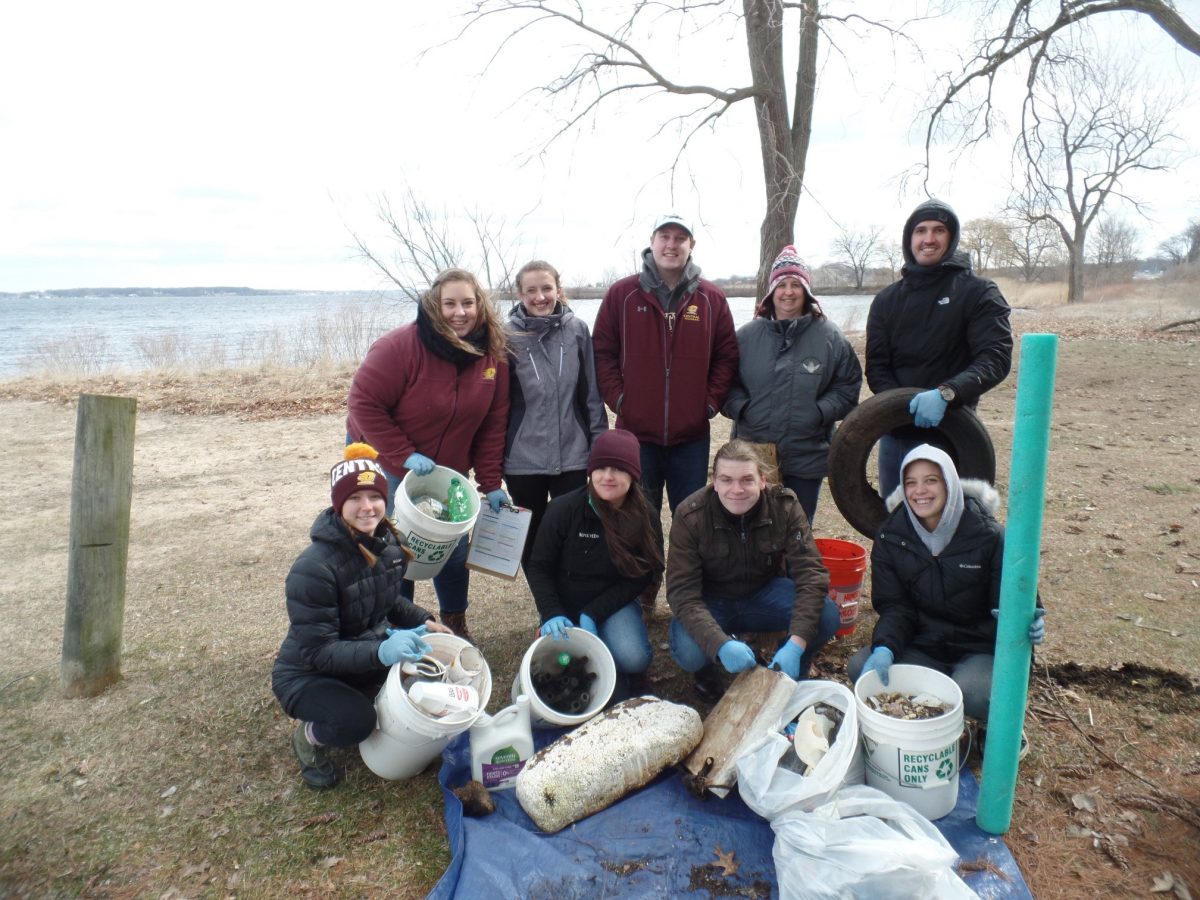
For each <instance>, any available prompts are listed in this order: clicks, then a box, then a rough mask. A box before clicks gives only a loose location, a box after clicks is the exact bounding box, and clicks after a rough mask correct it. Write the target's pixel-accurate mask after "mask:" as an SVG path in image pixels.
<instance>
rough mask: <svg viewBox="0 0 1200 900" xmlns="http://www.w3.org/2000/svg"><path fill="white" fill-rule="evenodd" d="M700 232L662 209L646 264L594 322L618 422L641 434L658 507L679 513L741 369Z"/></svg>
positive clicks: (599, 362) (646, 481)
mask: <svg viewBox="0 0 1200 900" xmlns="http://www.w3.org/2000/svg"><path fill="white" fill-rule="evenodd" d="M695 246H696V239H695V234H694V231H693V228H692V226H691V223H690V221H689V220H688V219H687V218H686V217H685V216H682V215H680V214H678V213H665V214H663V215H660V216H659V217H658V218H657V219H656V220H655V223H654V228H653V230H652V232H651V236H650V246H649V247H647V248H646V249H645V250H644V251H643V252H642V271H641V272H640V273H638V274H635V275H630V276H628V277H626V278H622V279H621V280H620V281H618V282H616V283H615V284H614V285H612V287H610V288H609V289H608V292H607V293H606V294H605V295H604V301H603V303H601V305H600V311H599V313H597V315H596V324H595V327H594V329H593V348H594V352H595V357H596V378H597V380H598V381H599V383H600V393H601V395H602V396H603V397H604V402H605V403H607V404H608V406H609V407H610V408H611V409H612V410H613V412H615V413H616V414H617V427H618V428H625V429H627V430H628V431H631V432H633V434H634V435H636V436H637V439H638V444H639V446H640V449H641V463H642V478H641V481H642V486H643V487H644V488H645V490H646V495H647V498H648V499H649V501H650V505H651V507H653V508H654V509H656V510H659V509H661V508H662V495H663V488H664V486H665V487H666V492H667V501H668V505H669V506H670V508H671V511H672V513H673V512H674V511H675V507H676V506H678V505H679V504H680V502H682V501H683V499H684V498H685V497H687V496H688V495H689V494H692V493H694V492H695V491H697V490H699V489H700V488H702V487H704V485H705V482H706V481H707V475H708V450H709V427H708V420H709V419H711V418H712V417H713V416H715V415H716V414H717V411H718V410H719V409H720V408H721V406H722V404H723V403H724V402H725V395H726V394H727V393H728V392H729V387H730V385H731V384H732V383H733V379H734V377H735V376H736V375H737V368H738V345H737V337H736V335H735V333H734V329H733V316H732V314H731V313H730V312H729V303H728V302H727V301H726V299H725V294H724V292H722V291H721V289H720V288H719V287H717V286H716V285H715V284H713V283H712V282H710V281H706V280H705V279H703V278H701V277H700V268H699V267H698V266H697V265H696V264H695V262H694V261H693V260H692V251H693V250H694V249H695Z"/></svg>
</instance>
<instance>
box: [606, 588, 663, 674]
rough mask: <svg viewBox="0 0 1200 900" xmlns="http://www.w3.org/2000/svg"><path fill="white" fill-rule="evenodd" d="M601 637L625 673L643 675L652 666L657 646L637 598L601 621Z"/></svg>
mask: <svg viewBox="0 0 1200 900" xmlns="http://www.w3.org/2000/svg"><path fill="white" fill-rule="evenodd" d="M599 630H600V640H602V641H604V646H606V647H607V648H608V651H609V652H610V653H611V654H612V656H613V662H615V663H616V664H617V671H618V672H623V673H625V674H626V675H641V674H642V673H643V672H645V671H646V670H647V669H649V668H650V659H651V657H653V655H654V648H652V647H651V646H650V636H649V635H648V634H647V633H646V623H645V622H643V621H642V607H641V604H639V603H638V602H637V601H634V602H633V603H629V604H626V605H625V606H622V607H621V608H620V609H618V610H617V611H616V612H615V613H613V614H612V615H611V616H609V617H608V618H607V619H605V620H604V621H603V622H601V623H600V629H599Z"/></svg>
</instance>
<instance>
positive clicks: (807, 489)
mask: <svg viewBox="0 0 1200 900" xmlns="http://www.w3.org/2000/svg"><path fill="white" fill-rule="evenodd" d="M824 480H825V479H823V478H787V477H784V479H783V486H784V487H786V488H791V489H792V493H793V494H795V495H796V496H797V497H798V498H799V499H800V508H801V509H802V510H804V515H805V516H807V517H808V524H809V526H810V527H811V526H812V523H813V519H815V518H816V515H817V498H818V497H820V496H821V482H822V481H824Z"/></svg>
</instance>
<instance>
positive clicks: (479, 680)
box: [358, 633, 492, 780]
mask: <svg viewBox="0 0 1200 900" xmlns="http://www.w3.org/2000/svg"><path fill="white" fill-rule="evenodd" d="M425 641H426V642H427V643H428V644H429V646H430V647H432V648H433V652H432V653H431V654H430V655H432V656H434V657H436V658H437V659H438V660H439V661H440V662H443V663H445V664H446V666H447V667H449V666H451V665H453V663H454V660H455V658H456V657H457V656H458V654H459V652H460V651H462V650H463V649H465V648H470V649H471V650H472V651H474V650H475V647H474V646H473V645H472V644H471V643H470V642H469V641H465V640H463V639H462V638H460V637H455V636H454V635H452V634H440V633H439V634H427V635H425ZM479 663H480V664H481V668H480V671H479V673H478V674H477V675H475V676H474V677H473V678H472V679H471V680H470V682H468V683H469V684H470V685H471V687H473V688H475V690H476V691H478V693H479V709H477V710H473V711H470V712H466V713H460V714H457V715H453V714H452V715H448V716H442V717H441V718H438V717H435V716H431V715H429V713H427V712H425V710H423V709H421V708H420V707H419V706H417V705H416V704H415V703H414V702H413V701H412V700H411V699H409V696H408V692H407V691H405V690H404V685H403V683H402V682H401V677H402V673H401V671H400V664H399V663H397V664H396V665H394V666H392V668H391V671H389V672H388V677H387V681H385V682H384V684H383V687H382V688H380V689H379V693H378V694H377V695H376V697H375V730H374V731H372V732H371V734H370V735H369V736H368V737H367V739H366V740H365V741H363V742H362V743H361V744H359V745H358V752H359V755H360V756H362V758H363V762H365V763H366V764H367V768H368V769H370V770H371V771H372V772H374V773H375V774H376V775H378V776H379V777H380V778H387V779H390V780H395V779H398V778H411V777H412V776H413V775H416V774H417V773H418V772H420V771H422V770H423V769H424V768H425V767H426V766H427V765H429V764H430V763H431V762H433V760H434V759H436V758H437V757H438V756H440V755H441V752H442V751H443V750H445V749H446V745H447V744H449V743H450V740H451V738H453V737H454V736H455V735H458V734H462V733H463V732H464V731H466V730H467V729H468V728H470V727H471V726H472V725H473V724H475V720H476V719H478V718H479V717H480V715H482V714H483V710H484V708H485V707H486V706H487V704H488V700H489V699H490V698H491V696H492V673H491V670H490V669H489V668H488V664H487V661H486V660H484V659H483V658H482V655H480V656H479Z"/></svg>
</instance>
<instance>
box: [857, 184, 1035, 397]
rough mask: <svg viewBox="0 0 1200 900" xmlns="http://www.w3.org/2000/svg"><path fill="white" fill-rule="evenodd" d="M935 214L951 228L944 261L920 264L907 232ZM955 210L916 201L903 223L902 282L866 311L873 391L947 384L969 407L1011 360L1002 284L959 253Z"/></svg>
mask: <svg viewBox="0 0 1200 900" xmlns="http://www.w3.org/2000/svg"><path fill="white" fill-rule="evenodd" d="M929 220H937V221H941V222H944V223H946V225H947V227H948V228H950V231H951V239H950V243H949V245H948V246H947V248H946V253H945V255H944V256H943V257H942V259H941V261H940V262H938V263H937V264H935V265H932V266H922V265H918V264H917V263H916V261H915V259H914V258H913V254H912V246H911V243H912V241H911V238H912V232H913V229H914V228H915V226H916V225H917V223H918V222H922V221H929ZM958 237H959V225H958V217H957V216H956V215H955V214H954V211H953V210H952V209H950V207H949V206H947V205H946V204H944V203H940V202H938V201H930V202H928V203H924V204H922V205H920V206H918V207H917V208H916V209H915V210H914V211H913V212H912V214H911V215H910V216H909V218H908V221H907V222H905V225H904V231H903V237H902V239H901V240H902V249H903V252H904V259H905V265H904V267H903V268H902V269H901V278H900V280H899V281H897V282H895V283H893V284H890V285H888V286H887V287H886V288H884V289H883V290H882V291H880V292H879V293H878V294H877V295H876V296H875V299H874V300H873V301H872V302H871V309H870V311H869V312H868V313H867V385H868V386H869V387H870V388H871V391H872V393H875V394H878V393H880V392H881V391H886V390H890V389H891V388H898V387H913V388H922V389H926V390H927V389H929V388H935V387H938V386H940V385H943V384H945V385H949V386H950V387H952V388H953V389H954V392H955V394H956V395H957V396H956V397H955V400H954V405H965V406H970V407H971V408H974V407H975V405H976V404H977V403H978V402H979V398H980V396H981V395H982V394H984V393H985V392H986V391H989V390H991V389H992V388H994V387H995V386H996V385H998V384H999V383H1000V382H1001V381H1003V380H1004V379H1005V378H1006V377H1007V375H1008V372H1009V369H1010V368H1011V366H1012V347H1013V338H1012V328H1011V326H1010V325H1009V307H1008V303H1007V301H1005V299H1004V296H1003V295H1002V294H1001V293H1000V289H999V288H997V287H996V285H995V284H994V283H993V282H991V281H988V280H987V279H985V278H980V277H978V276H976V275H974V274H973V273H972V272H971V261H970V258H969V257H968V256H967V255H966V254H964V253H957V252H956V250H957V248H958Z"/></svg>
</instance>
